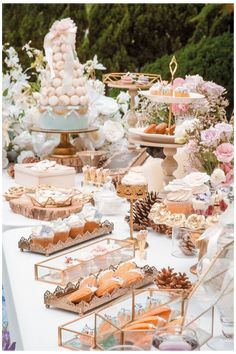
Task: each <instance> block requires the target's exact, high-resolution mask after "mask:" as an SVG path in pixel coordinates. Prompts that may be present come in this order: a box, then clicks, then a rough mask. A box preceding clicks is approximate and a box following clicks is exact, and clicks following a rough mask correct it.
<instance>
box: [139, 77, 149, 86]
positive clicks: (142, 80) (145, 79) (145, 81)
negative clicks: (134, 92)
mask: <svg viewBox="0 0 236 354" xmlns="http://www.w3.org/2000/svg"><path fill="white" fill-rule="evenodd" d="M137 83H138V84H140V85H147V84H148V83H149V79H148V77H147V76H145V75H140V76H139V78H138V80H137Z"/></svg>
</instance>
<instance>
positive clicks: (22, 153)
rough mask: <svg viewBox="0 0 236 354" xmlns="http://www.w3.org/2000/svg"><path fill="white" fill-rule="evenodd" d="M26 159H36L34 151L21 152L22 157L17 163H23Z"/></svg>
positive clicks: (20, 156) (18, 158) (19, 157)
mask: <svg viewBox="0 0 236 354" xmlns="http://www.w3.org/2000/svg"><path fill="white" fill-rule="evenodd" d="M25 157H35V155H34V153H33V151H30V150H23V151H21V153H20V155H19V156H18V157H17V162H18V163H22V161H23V160H24V158H25Z"/></svg>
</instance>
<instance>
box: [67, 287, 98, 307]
mask: <svg viewBox="0 0 236 354" xmlns="http://www.w3.org/2000/svg"><path fill="white" fill-rule="evenodd" d="M96 289H97V288H96V287H93V286H84V287H82V288H80V289H79V290H77V291H74V292H73V293H72V294H71V295H69V296H68V300H69V301H70V302H73V304H78V303H79V302H81V301H85V302H89V301H90V300H91V299H92V297H93V294H94V292H95V291H96Z"/></svg>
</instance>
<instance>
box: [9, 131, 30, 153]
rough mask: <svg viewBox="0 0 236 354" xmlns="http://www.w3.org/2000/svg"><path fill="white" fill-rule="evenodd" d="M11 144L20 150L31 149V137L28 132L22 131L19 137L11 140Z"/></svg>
mask: <svg viewBox="0 0 236 354" xmlns="http://www.w3.org/2000/svg"><path fill="white" fill-rule="evenodd" d="M12 143H13V144H16V145H18V146H19V148H20V149H21V150H22V149H27V150H28V149H31V148H32V135H31V134H30V133H29V132H28V131H23V132H22V133H21V134H20V135H18V136H17V137H15V138H14V139H13V140H12Z"/></svg>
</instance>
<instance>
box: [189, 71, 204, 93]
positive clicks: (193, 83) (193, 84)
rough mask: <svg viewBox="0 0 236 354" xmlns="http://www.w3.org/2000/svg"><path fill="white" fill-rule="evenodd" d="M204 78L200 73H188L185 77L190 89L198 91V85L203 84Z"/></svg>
mask: <svg viewBox="0 0 236 354" xmlns="http://www.w3.org/2000/svg"><path fill="white" fill-rule="evenodd" d="M203 83H204V80H203V78H202V77H201V76H200V75H187V76H186V77H185V85H186V86H187V87H188V88H189V89H190V91H196V90H197V87H198V86H201V85H203Z"/></svg>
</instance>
